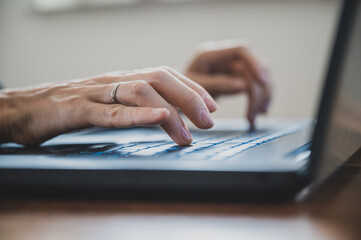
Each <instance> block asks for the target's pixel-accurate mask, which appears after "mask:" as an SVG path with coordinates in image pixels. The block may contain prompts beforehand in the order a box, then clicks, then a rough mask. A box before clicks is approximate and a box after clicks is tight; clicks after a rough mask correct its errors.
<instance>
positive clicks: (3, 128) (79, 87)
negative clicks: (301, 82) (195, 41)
mask: <svg viewBox="0 0 361 240" xmlns="http://www.w3.org/2000/svg"><path fill="white" fill-rule="evenodd" d="M118 83H120V85H119V87H118V88H117V91H116V95H115V96H116V99H117V101H118V103H116V104H112V103H111V97H110V93H111V91H112V89H114V86H116V85H117V84H118ZM176 108H179V109H180V110H181V111H182V112H183V113H184V114H185V115H186V116H187V117H188V118H189V119H190V120H191V121H192V122H193V123H194V124H195V125H196V126H197V127H199V128H202V129H207V128H211V127H212V126H213V124H214V123H213V120H212V118H211V116H210V112H213V111H215V110H216V108H217V106H216V103H215V101H214V100H213V99H212V97H211V96H210V95H209V94H208V93H207V91H206V90H204V89H203V88H202V87H201V86H200V85H198V84H197V83H195V82H193V81H191V80H190V79H188V78H187V77H185V76H183V75H182V74H180V73H179V72H177V71H175V70H173V69H171V68H168V67H159V68H154V69H142V70H135V71H131V72H113V73H109V74H105V75H102V76H98V77H93V78H89V79H82V80H74V81H67V82H61V83H55V84H46V85H42V86H39V87H34V88H28V89H10V90H3V91H0V109H1V111H0V143H1V142H15V143H19V144H24V145H37V144H40V143H42V142H44V141H45V140H48V139H50V138H52V137H55V136H57V135H59V134H62V133H66V132H69V131H72V130H74V129H82V128H87V127H92V126H98V127H119V128H123V127H132V126H138V125H154V124H160V125H161V126H162V128H163V129H164V130H165V131H166V132H167V133H168V134H169V136H170V137H171V138H172V139H173V140H174V141H175V142H176V143H177V144H179V145H189V144H190V143H191V142H192V136H191V134H190V133H189V131H188V129H187V128H186V126H185V124H184V123H183V121H182V119H181V117H180V116H179V113H178V111H177V110H176Z"/></svg>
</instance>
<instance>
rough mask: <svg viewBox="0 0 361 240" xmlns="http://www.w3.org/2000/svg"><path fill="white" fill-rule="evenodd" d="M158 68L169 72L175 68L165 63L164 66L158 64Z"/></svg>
mask: <svg viewBox="0 0 361 240" xmlns="http://www.w3.org/2000/svg"><path fill="white" fill-rule="evenodd" d="M159 68H160V69H163V70H165V71H167V73H169V72H171V71H175V69H173V68H171V67H169V66H165V65H164V66H160V67H159Z"/></svg>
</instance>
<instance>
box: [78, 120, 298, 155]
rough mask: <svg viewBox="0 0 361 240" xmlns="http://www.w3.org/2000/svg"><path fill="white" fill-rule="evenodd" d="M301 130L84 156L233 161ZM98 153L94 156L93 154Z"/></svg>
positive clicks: (198, 137) (202, 137)
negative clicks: (164, 157)
mask: <svg viewBox="0 0 361 240" xmlns="http://www.w3.org/2000/svg"><path fill="white" fill-rule="evenodd" d="M299 130H301V129H300V128H299V127H298V128H290V129H285V130H278V131H262V132H257V131H256V132H251V133H247V134H245V133H238V134H228V136H225V135H224V133H218V134H217V133H215V134H213V135H211V136H210V135H209V134H202V132H201V133H193V137H194V139H195V141H194V142H193V144H192V145H191V146H178V145H175V144H174V143H173V142H164V141H162V142H151V143H149V142H145V143H129V144H122V145H117V146H113V147H110V148H109V146H102V145H100V146H99V148H103V149H104V148H105V149H104V150H101V149H99V148H95V149H92V150H91V151H83V152H81V153H82V154H90V155H93V156H114V157H130V156H133V157H136V156H137V157H141V156H157V155H158V156H160V155H164V154H172V155H173V156H172V157H173V158H184V157H185V156H188V157H197V158H206V159H216V158H222V159H226V158H230V157H232V156H234V155H235V154H239V153H241V152H244V151H247V150H249V149H251V148H254V147H257V146H259V145H262V144H265V143H267V142H269V141H272V140H275V139H278V138H280V137H283V136H286V135H289V134H292V133H294V132H296V131H299ZM94 151H95V152H94Z"/></svg>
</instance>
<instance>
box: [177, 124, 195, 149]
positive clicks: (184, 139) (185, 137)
mask: <svg viewBox="0 0 361 240" xmlns="http://www.w3.org/2000/svg"><path fill="white" fill-rule="evenodd" d="M179 132H180V136H181V138H180V139H179V141H177V142H176V143H177V144H178V145H180V146H189V145H191V144H192V142H193V137H192V134H191V133H190V132H189V131H188V129H187V128H186V127H182V128H181V129H180V131H179Z"/></svg>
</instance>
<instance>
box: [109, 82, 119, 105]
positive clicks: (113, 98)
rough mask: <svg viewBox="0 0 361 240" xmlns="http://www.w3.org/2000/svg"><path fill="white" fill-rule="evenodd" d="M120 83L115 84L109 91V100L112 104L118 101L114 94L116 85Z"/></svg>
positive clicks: (116, 88) (115, 93)
mask: <svg viewBox="0 0 361 240" xmlns="http://www.w3.org/2000/svg"><path fill="white" fill-rule="evenodd" d="M120 84H121V83H117V84H115V85H114V87H113V88H112V91H111V92H110V100H111V102H112V104H116V103H119V102H118V100H117V98H116V95H117V90H118V87H119V85H120Z"/></svg>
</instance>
